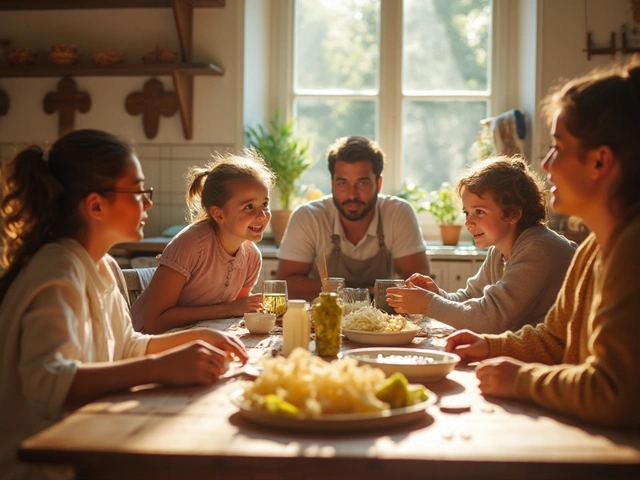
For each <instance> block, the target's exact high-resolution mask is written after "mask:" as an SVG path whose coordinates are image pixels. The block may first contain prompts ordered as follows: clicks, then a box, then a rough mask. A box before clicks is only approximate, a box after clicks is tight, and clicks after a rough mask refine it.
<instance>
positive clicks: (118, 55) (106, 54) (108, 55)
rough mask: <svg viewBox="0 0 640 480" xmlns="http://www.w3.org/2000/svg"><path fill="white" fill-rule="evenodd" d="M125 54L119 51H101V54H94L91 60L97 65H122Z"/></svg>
mask: <svg viewBox="0 0 640 480" xmlns="http://www.w3.org/2000/svg"><path fill="white" fill-rule="evenodd" d="M123 55H124V52H120V51H118V50H101V51H99V52H93V53H92V54H91V58H92V59H93V62H94V63H96V64H97V65H113V64H114V63H120V62H121V61H122V56H123Z"/></svg>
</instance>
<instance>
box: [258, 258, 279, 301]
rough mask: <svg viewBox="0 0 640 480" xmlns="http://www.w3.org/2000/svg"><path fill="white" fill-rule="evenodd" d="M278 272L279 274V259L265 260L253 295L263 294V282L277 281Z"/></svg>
mask: <svg viewBox="0 0 640 480" xmlns="http://www.w3.org/2000/svg"><path fill="white" fill-rule="evenodd" d="M277 272H278V259H277V258H263V259H262V269H261V270H260V276H259V277H258V281H257V282H256V286H255V287H253V291H252V293H259V292H262V282H264V281H265V280H275V278H276V273H277Z"/></svg>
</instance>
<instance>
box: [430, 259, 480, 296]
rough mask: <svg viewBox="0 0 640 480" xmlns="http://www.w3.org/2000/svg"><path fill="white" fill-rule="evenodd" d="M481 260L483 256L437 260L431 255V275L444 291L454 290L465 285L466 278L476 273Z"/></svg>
mask: <svg viewBox="0 0 640 480" xmlns="http://www.w3.org/2000/svg"><path fill="white" fill-rule="evenodd" d="M483 261H484V259H483V258H474V257H470V258H465V259H455V260H449V259H447V260H438V259H434V258H433V257H432V258H431V272H432V277H433V279H434V280H435V282H436V283H437V284H438V286H439V287H440V288H442V289H443V290H444V291H446V292H455V291H456V290H458V289H459V288H464V287H465V286H466V284H467V279H468V278H469V277H472V276H473V275H475V274H476V272H477V271H478V269H479V268H480V266H481V265H482V262H483Z"/></svg>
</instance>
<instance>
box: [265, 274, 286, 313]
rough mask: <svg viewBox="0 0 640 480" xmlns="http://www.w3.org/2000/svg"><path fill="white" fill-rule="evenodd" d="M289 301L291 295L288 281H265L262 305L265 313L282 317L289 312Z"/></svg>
mask: <svg viewBox="0 0 640 480" xmlns="http://www.w3.org/2000/svg"><path fill="white" fill-rule="evenodd" d="M287 300H289V294H288V292H287V281H286V280H265V281H264V282H263V283H262V305H263V310H264V311H265V312H268V313H274V314H275V315H276V316H278V317H281V316H282V315H284V312H286V311H287Z"/></svg>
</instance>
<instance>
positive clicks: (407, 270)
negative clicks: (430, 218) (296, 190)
mask: <svg viewBox="0 0 640 480" xmlns="http://www.w3.org/2000/svg"><path fill="white" fill-rule="evenodd" d="M327 160H328V164H329V172H330V173H331V195H327V196H326V197H323V198H321V199H319V200H316V201H314V202H310V203H307V204H304V205H301V206H300V207H298V208H297V209H296V210H294V212H293V213H292V214H291V218H290V219H289V224H288V225H287V230H286V231H285V234H284V237H283V239H282V243H281V245H280V248H279V249H278V254H277V256H278V259H279V262H278V272H277V278H278V279H282V280H287V285H288V289H289V298H300V299H305V300H312V299H313V298H315V297H316V296H317V295H318V293H319V292H320V291H321V289H322V284H321V281H320V277H319V273H318V269H317V267H316V263H317V262H321V264H322V263H323V262H324V258H325V257H326V260H327V270H328V274H329V276H331V277H342V278H344V279H345V284H346V286H347V287H353V288H355V287H367V288H369V289H370V290H371V289H372V287H373V285H374V283H375V280H376V279H378V278H393V277H399V278H408V277H409V276H411V275H412V274H413V273H415V272H420V273H422V274H423V275H429V274H430V266H429V259H428V257H427V254H426V248H425V245H424V242H423V240H422V235H421V232H420V227H419V225H418V219H417V218H416V214H415V212H414V210H413V208H412V207H411V205H410V204H409V203H408V202H406V201H405V200H403V199H401V198H398V197H394V196H389V195H382V194H380V190H381V188H382V169H383V167H384V163H385V159H384V152H383V151H382V150H381V149H380V147H379V146H378V145H377V143H376V142H374V141H372V140H369V139H368V138H365V137H360V136H350V137H342V138H339V139H338V140H336V142H335V143H334V144H333V145H331V146H330V147H329V149H328V151H327Z"/></svg>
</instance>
